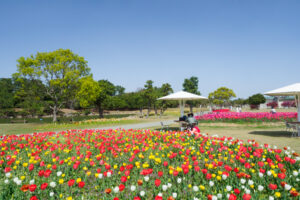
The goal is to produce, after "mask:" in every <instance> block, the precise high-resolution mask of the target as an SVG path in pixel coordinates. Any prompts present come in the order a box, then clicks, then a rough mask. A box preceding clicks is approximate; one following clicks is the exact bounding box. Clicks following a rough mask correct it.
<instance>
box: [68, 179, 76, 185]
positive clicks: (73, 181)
mask: <svg viewBox="0 0 300 200" xmlns="http://www.w3.org/2000/svg"><path fill="white" fill-rule="evenodd" d="M74 184H75V180H74V179H71V180H69V181H68V185H69V187H71V186H73V185H74Z"/></svg>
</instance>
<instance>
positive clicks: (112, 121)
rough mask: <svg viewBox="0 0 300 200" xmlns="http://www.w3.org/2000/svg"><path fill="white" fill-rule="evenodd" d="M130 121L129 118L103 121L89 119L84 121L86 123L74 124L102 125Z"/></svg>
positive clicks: (105, 119) (103, 119) (104, 119)
mask: <svg viewBox="0 0 300 200" xmlns="http://www.w3.org/2000/svg"><path fill="white" fill-rule="evenodd" d="M124 120H128V118H126V117H124V118H108V119H107V118H101V119H89V120H84V121H79V122H74V123H75V124H99V123H100V124H101V123H108V122H109V123H110V122H111V123H117V122H120V121H124Z"/></svg>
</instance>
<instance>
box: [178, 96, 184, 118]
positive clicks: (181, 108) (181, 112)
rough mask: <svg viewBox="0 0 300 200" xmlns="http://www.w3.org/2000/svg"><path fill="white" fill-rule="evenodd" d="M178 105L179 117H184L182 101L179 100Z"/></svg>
mask: <svg viewBox="0 0 300 200" xmlns="http://www.w3.org/2000/svg"><path fill="white" fill-rule="evenodd" d="M179 104H180V117H183V115H184V103H183V100H180V102H179Z"/></svg>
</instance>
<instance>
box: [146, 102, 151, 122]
mask: <svg viewBox="0 0 300 200" xmlns="http://www.w3.org/2000/svg"><path fill="white" fill-rule="evenodd" d="M150 106H151V105H150V103H148V110H147V118H148V117H149V115H150V109H151V107H150Z"/></svg>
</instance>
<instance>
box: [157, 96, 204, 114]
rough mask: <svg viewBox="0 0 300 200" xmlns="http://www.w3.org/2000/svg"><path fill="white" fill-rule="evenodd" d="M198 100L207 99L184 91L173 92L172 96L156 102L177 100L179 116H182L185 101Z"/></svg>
mask: <svg viewBox="0 0 300 200" xmlns="http://www.w3.org/2000/svg"><path fill="white" fill-rule="evenodd" d="M199 99H207V98H206V97H203V96H199V95H196V94H192V93H189V92H185V91H179V92H175V93H173V94H170V95H167V96H164V97H161V98H158V100H177V101H179V105H180V116H181V117H182V116H183V115H184V104H185V101H187V100H199Z"/></svg>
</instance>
